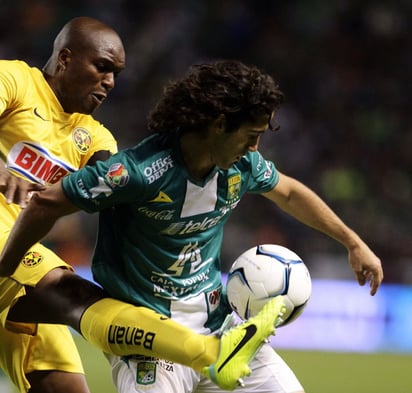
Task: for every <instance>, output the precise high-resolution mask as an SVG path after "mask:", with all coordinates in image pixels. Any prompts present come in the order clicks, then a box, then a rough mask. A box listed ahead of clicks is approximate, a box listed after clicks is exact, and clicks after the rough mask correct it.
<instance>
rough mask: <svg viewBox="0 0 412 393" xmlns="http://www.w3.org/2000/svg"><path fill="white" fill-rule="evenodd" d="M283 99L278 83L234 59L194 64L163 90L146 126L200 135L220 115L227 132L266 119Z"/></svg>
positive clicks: (163, 130) (152, 128) (162, 130)
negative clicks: (244, 124) (181, 76)
mask: <svg viewBox="0 0 412 393" xmlns="http://www.w3.org/2000/svg"><path fill="white" fill-rule="evenodd" d="M283 98H284V96H283V93H282V92H281V91H280V90H279V86H278V83H277V82H276V81H275V80H274V79H273V78H272V77H271V76H270V75H268V74H266V73H264V72H262V71H261V70H259V69H258V68H257V67H255V66H247V65H245V64H243V63H242V62H240V61H235V60H222V61H217V62H215V63H211V64H197V65H194V66H192V67H191V69H190V70H189V73H188V74H187V76H185V77H183V78H181V79H178V80H176V81H172V82H170V83H169V84H168V85H167V86H166V87H165V88H164V90H163V95H162V96H161V98H160V100H159V102H158V103H157V105H156V106H155V108H154V109H153V111H152V112H150V114H149V117H148V127H149V130H151V131H155V132H169V131H173V130H181V131H199V132H201V131H203V130H205V129H206V128H207V126H208V125H209V124H210V123H211V122H212V121H214V120H216V119H217V118H218V117H219V115H221V114H223V115H225V117H226V130H227V131H228V132H230V131H233V130H235V129H237V128H239V126H240V125H241V124H243V123H247V122H254V121H256V120H257V119H258V118H259V117H261V116H262V115H268V119H270V117H271V114H272V112H273V111H275V110H277V109H278V107H279V106H280V104H281V103H282V102H283Z"/></svg>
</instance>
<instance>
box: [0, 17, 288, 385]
mask: <svg viewBox="0 0 412 393" xmlns="http://www.w3.org/2000/svg"><path fill="white" fill-rule="evenodd" d="M124 66H125V53H124V48H123V44H122V41H121V39H120V37H119V36H118V34H117V33H116V32H115V31H114V30H113V29H112V28H110V27H109V26H107V25H105V24H103V23H102V22H100V21H97V20H95V19H92V18H87V17H78V18H74V19H72V20H71V21H69V22H68V23H67V24H66V25H65V26H64V27H63V29H62V30H61V31H60V33H59V34H58V35H57V37H56V39H55V41H54V46H53V52H52V55H51V57H50V59H49V60H48V62H47V63H46V65H45V66H44V68H43V70H39V69H37V68H33V67H30V66H29V65H28V64H26V63H25V62H23V61H7V60H3V61H0V158H1V160H0V248H3V246H4V244H5V242H6V239H7V237H8V234H9V233H10V230H11V228H12V226H13V224H14V222H15V220H16V219H17V217H18V215H19V212H20V209H21V208H24V207H26V206H27V204H29V203H30V202H29V199H30V194H31V192H36V191H39V190H41V189H43V188H45V187H47V186H48V185H52V184H55V183H57V182H59V180H60V179H62V178H63V177H64V176H66V175H67V174H69V173H71V172H74V171H76V170H77V169H79V168H81V167H84V166H85V165H87V164H93V163H95V162H96V161H97V160H103V159H106V158H108V157H109V155H110V154H111V153H113V152H115V151H116V142H115V140H114V138H113V136H112V135H111V133H110V132H109V131H108V130H107V129H106V128H105V127H104V126H103V125H102V124H100V123H99V122H97V121H96V120H94V119H93V118H92V117H91V114H92V113H93V111H94V110H95V109H96V108H97V107H98V106H99V105H100V104H101V103H102V102H103V101H104V100H105V99H106V97H107V95H108V94H109V92H110V90H111V89H112V88H113V87H114V84H115V77H116V76H117V74H118V73H119V72H120V71H121V70H122V69H123V68H124ZM282 307H283V304H282V301H281V299H280V300H278V301H274V302H271V304H270V305H269V306H268V307H267V308H266V309H265V310H264V311H263V312H262V313H261V314H260V315H259V316H258V318H256V319H254V320H252V321H249V322H248V323H249V324H254V325H256V327H257V332H256V334H254V335H252V337H250V338H248V337H246V336H245V333H244V331H246V329H244V328H245V325H243V328H242V327H240V328H235V329H231V330H229V331H228V332H227V333H226V334H224V335H223V337H222V339H221V340H219V339H218V338H217V337H211V336H203V335H199V334H196V333H194V332H193V331H191V330H189V329H187V328H185V327H183V326H181V325H179V324H177V323H176V322H173V321H172V320H170V319H168V318H166V317H164V316H161V315H160V314H157V313H155V312H153V311H151V310H148V309H145V308H143V307H134V306H132V305H129V304H126V303H122V302H120V301H117V300H114V299H109V298H107V297H106V296H105V293H104V292H103V290H102V289H101V288H100V287H98V286H96V285H94V284H93V283H91V282H89V281H87V280H84V279H82V278H81V277H79V276H77V275H75V274H74V272H73V270H72V268H71V267H70V266H69V265H68V264H66V263H65V262H64V261H63V260H61V259H60V258H59V257H58V256H57V255H56V254H54V253H53V252H52V251H51V250H49V249H47V248H45V247H44V246H42V245H41V244H36V245H35V246H33V247H32V248H31V249H30V250H29V251H28V252H27V253H26V254H25V257H24V258H23V260H22V261H21V263H20V264H19V267H18V268H17V269H16V270H15V271H14V269H13V271H8V270H7V268H6V269H2V270H1V269H0V322H1V323H0V366H1V367H2V368H3V370H4V371H5V373H6V374H7V375H8V376H9V377H10V379H11V380H12V381H13V382H14V384H15V385H16V386H17V387H18V389H19V390H20V391H21V392H30V393H40V392H41V393H51V392H54V393H56V392H59V393H89V389H88V387H87V384H86V380H85V378H84V375H83V369H82V365H81V361H80V358H79V355H78V353H77V350H76V347H75V345H74V342H73V340H72V337H71V334H70V331H69V330H68V328H67V327H66V326H63V325H70V326H71V327H73V328H74V329H77V330H78V331H79V332H81V333H82V334H83V336H84V337H85V338H86V339H87V340H89V341H91V342H92V343H94V344H95V345H96V346H98V347H99V348H101V349H102V350H103V351H105V352H108V353H112V354H115V355H120V356H122V355H134V354H137V353H139V354H143V355H148V356H159V357H162V358H167V359H168V360H171V361H175V362H178V363H182V364H184V365H187V366H190V367H192V368H194V369H195V370H198V371H201V370H204V369H206V366H208V367H207V369H208V370H209V372H210V370H211V367H216V375H215V376H214V381H215V382H216V383H217V384H218V385H219V386H221V387H223V388H227V389H232V388H234V387H235V386H236V383H237V379H238V378H241V377H243V376H245V375H246V374H247V373H248V372H249V369H248V367H247V364H248V363H249V361H250V359H251V357H252V356H253V354H254V353H255V352H256V350H257V348H259V346H260V345H261V343H262V341H263V340H264V339H265V338H266V337H267V336H269V335H270V334H271V333H272V332H273V329H274V324H275V322H276V319H277V316H278V315H279V314H280V313H281V309H282ZM22 322H25V323H22ZM37 323H39V324H37ZM41 323H48V324H47V325H43V324H41ZM49 324H50V325H49ZM52 324H56V325H52ZM59 324H62V325H59ZM246 324H247V323H246ZM113 332H115V334H114V333H113ZM177 337H178V339H176V338H177ZM239 341H241V342H242V343H243V344H242V345H243V347H242V348H240V347H239V345H238V343H239ZM232 351H233V353H232ZM226 357H228V359H230V361H228V362H226V361H225V358H226ZM223 361H225V362H224V363H222V362H223ZM226 363H227V365H226ZM223 364H225V367H223ZM219 365H220V366H221V367H220V368H219V370H217V367H218V366H219Z"/></svg>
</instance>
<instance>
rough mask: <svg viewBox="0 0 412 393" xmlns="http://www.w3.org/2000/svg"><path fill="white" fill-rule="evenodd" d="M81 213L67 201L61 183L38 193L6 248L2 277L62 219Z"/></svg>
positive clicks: (3, 252)
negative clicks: (77, 212)
mask: <svg viewBox="0 0 412 393" xmlns="http://www.w3.org/2000/svg"><path fill="white" fill-rule="evenodd" d="M78 210H79V209H78V208H77V207H75V206H74V205H73V204H72V203H71V202H70V201H69V200H68V199H67V198H66V196H65V195H64V193H63V190H62V187H61V184H60V183H57V184H54V185H53V186H51V187H50V188H48V189H46V190H44V191H41V192H37V193H35V194H34V195H33V197H32V199H31V201H30V203H29V204H28V206H27V207H26V209H24V210H23V211H22V212H21V213H20V215H19V217H18V219H17V221H16V223H15V225H14V227H13V229H12V231H11V233H10V236H9V238H8V240H7V243H6V245H5V246H4V248H3V251H2V253H1V258H0V276H9V275H11V274H13V273H14V271H15V269H16V267H17V265H18V264H19V262H20V260H21V259H22V258H23V256H24V254H25V253H26V251H27V250H28V249H29V248H30V247H31V246H32V245H33V244H35V243H36V242H38V241H39V240H41V239H42V238H43V237H44V236H46V235H47V233H48V232H49V231H50V230H51V228H52V227H53V225H54V224H55V222H56V221H57V220H58V219H59V218H60V217H62V216H65V215H68V214H71V213H74V212H76V211H78ZM33 228H36V230H33Z"/></svg>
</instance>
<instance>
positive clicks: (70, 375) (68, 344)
mask: <svg viewBox="0 0 412 393" xmlns="http://www.w3.org/2000/svg"><path fill="white" fill-rule="evenodd" d="M0 348H1V351H0V365H1V367H2V368H3V369H4V371H5V373H6V374H7V376H8V377H9V378H10V379H11V380H12V382H13V383H14V384H15V385H16V386H17V387H18V388H19V390H20V391H21V392H26V391H28V390H29V388H30V381H34V383H36V384H38V388H39V389H40V387H41V386H45V385H46V384H45V382H46V381H49V385H47V386H50V388H51V387H52V386H56V385H57V384H58V385H59V386H60V382H59V380H58V377H57V376H56V375H52V376H48V378H47V379H46V376H47V375H46V374H48V373H49V371H52V370H56V372H58V373H64V377H65V380H67V379H69V380H71V382H72V386H73V387H74V386H78V390H77V391H78V392H79V393H83V392H87V391H88V390H86V389H84V387H86V384H85V379H84V376H83V375H82V374H83V373H84V371H83V366H82V362H81V359H80V356H79V353H78V351H77V347H76V345H75V343H74V340H73V336H72V334H71V332H70V331H69V329H68V328H67V327H66V326H62V325H44V324H39V325H38V329H37V333H36V334H35V335H28V334H22V333H13V332H10V331H8V330H7V329H5V328H4V327H3V326H0ZM36 373H39V374H38V375H36ZM28 376H29V378H28ZM81 386H83V388H81ZM33 388H35V387H34V386H33ZM80 389H82V390H80ZM39 391H41V390H39ZM50 391H51V390H50ZM55 391H59V392H60V390H57V389H56V390H55ZM64 392H75V390H73V389H70V390H65V391H62V393H64ZM45 393H46V392H45Z"/></svg>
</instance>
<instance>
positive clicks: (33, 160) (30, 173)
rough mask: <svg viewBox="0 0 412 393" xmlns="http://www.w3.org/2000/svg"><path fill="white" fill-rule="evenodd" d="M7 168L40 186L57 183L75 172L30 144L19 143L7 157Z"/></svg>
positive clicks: (39, 147)
mask: <svg viewBox="0 0 412 393" xmlns="http://www.w3.org/2000/svg"><path fill="white" fill-rule="evenodd" d="M7 167H8V168H9V169H11V170H13V171H15V172H18V173H20V174H21V175H23V176H24V177H26V178H27V179H29V180H31V181H35V182H38V183H42V184H46V183H48V184H53V183H57V182H58V181H59V180H60V179H61V178H63V177H64V176H66V175H67V174H69V173H71V172H74V171H75V168H73V167H70V166H69V165H68V164H66V163H65V162H63V161H61V160H59V159H57V158H55V157H53V156H52V155H51V154H50V153H49V152H48V151H47V150H46V149H44V148H43V147H41V146H39V145H36V144H34V143H31V142H19V143H17V144H15V145H14V146H13V147H12V149H11V150H10V152H9V154H8V156H7Z"/></svg>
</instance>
